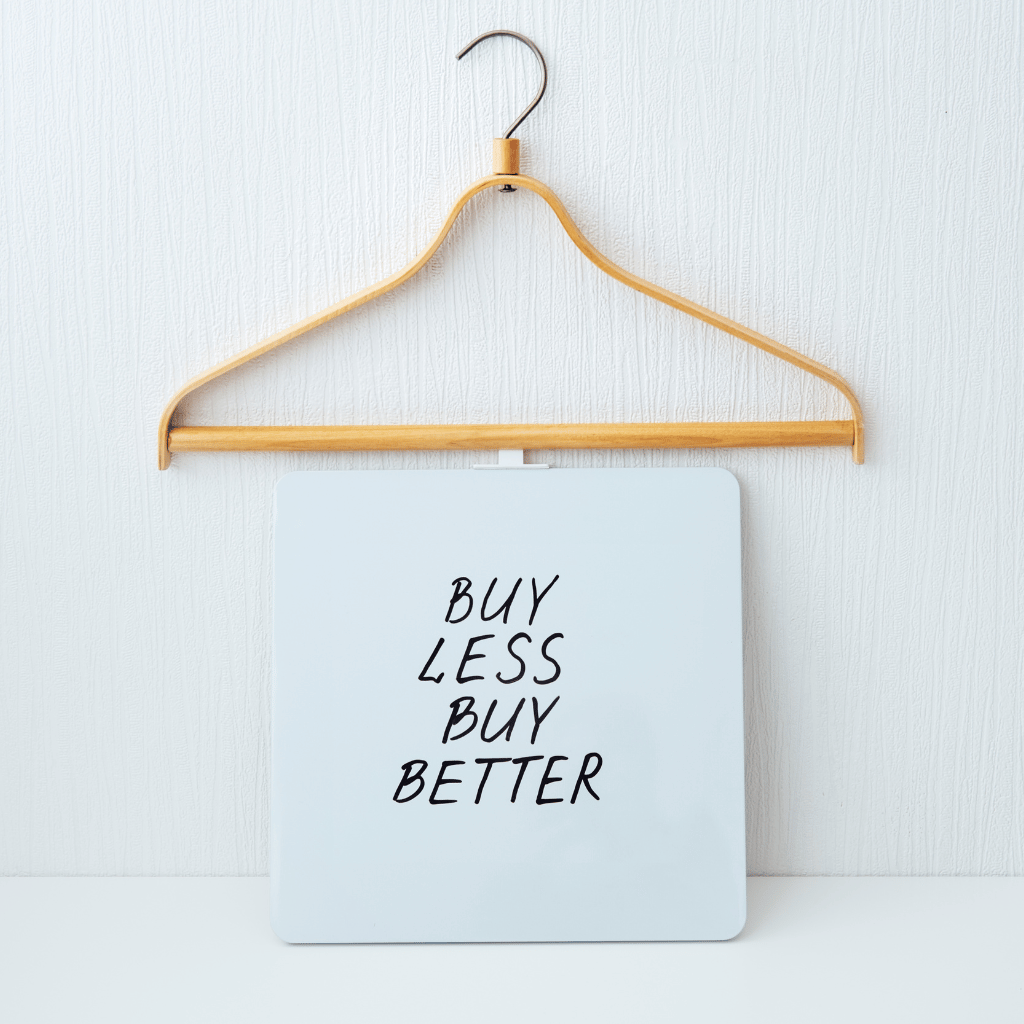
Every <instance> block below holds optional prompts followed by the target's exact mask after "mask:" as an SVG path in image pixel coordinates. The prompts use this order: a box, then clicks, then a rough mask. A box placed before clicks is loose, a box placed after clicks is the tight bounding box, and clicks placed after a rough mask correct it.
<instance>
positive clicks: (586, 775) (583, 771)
mask: <svg viewBox="0 0 1024 1024" xmlns="http://www.w3.org/2000/svg"><path fill="white" fill-rule="evenodd" d="M592 757H596V758H597V767H596V768H595V769H594V770H593V771H592V772H588V771H587V764H588V762H589V761H590V759H591V758H592ZM603 764H604V761H603V760H602V758H601V755H600V754H587V756H586V757H585V758H583V766H582V767H581V768H580V775H579V778H578V779H577V780H576V788H575V789H573V791H572V799H571V800H570V801H569V803H571V804H574V803H576V797H577V796H579V792H580V786H581V785H583V786H586V787H587V792H588V793H589V794H590V795H591V796H592V797H593V798H594V799H595V800H600V799H601V798H600V797H599V796H598V795H597V794H596V793H595V792H594V789H593V787H592V786H591V785H590V780H591V779H592V778H593V777H594V776H595V775H596V774H597V773H598V772H599V771H600V770H601V766H602V765H603Z"/></svg>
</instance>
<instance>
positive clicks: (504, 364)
mask: <svg viewBox="0 0 1024 1024" xmlns="http://www.w3.org/2000/svg"><path fill="white" fill-rule="evenodd" d="M0 19H2V21H0V76H2V77H0V103H2V107H3V136H2V144H3V151H2V154H0V155H2V182H0V246H2V250H0V258H2V263H0V331H2V335H0V345H2V350H0V356H2V364H0V365H2V370H0V426H2V435H0V437H2V444H3V452H4V455H3V472H2V474H0V517H2V520H0V523H2V539H0V550H2V592H0V602H2V603H0V616H2V617H0V630H2V647H0V871H4V872H8V873H36V874H50V873H56V874H64V873H67V874H122V873H124V874H249V873H260V872H263V871H264V870H265V868H266V835H267V828H266V820H267V767H268V759H269V748H268V718H269V682H270V656H269V643H270V638H269V626H270V595H271V587H272V575H271V562H270V552H271V537H270V531H271V511H272V493H273V486H274V482H275V481H276V480H277V479H278V478H279V477H280V476H281V475H282V474H284V473H286V472H288V471H290V470H293V469H298V468H318V467H323V468H335V469H345V468H352V467H360V468H363V467H382V468H388V469H399V468H402V467H407V466H428V467H461V466H468V465H471V464H472V463H473V462H475V461H481V460H482V459H483V458H493V456H481V455H479V454H473V453H459V454H448V455H441V454H421V455H412V454H394V455H362V454H352V455H344V454H337V455H315V454H313V455H293V456H287V455H262V454H248V455H233V454H228V455H195V456H182V457H177V458H176V459H175V460H174V463H173V465H172V468H171V469H170V470H169V471H168V472H166V473H159V472H157V469H156V447H155V431H156V423H157V419H158V416H159V414H160V410H161V408H162V406H163V404H164V402H165V401H166V400H167V398H168V397H169V395H170V394H171V393H172V392H173V391H174V390H175V389H176V388H177V387H179V386H180V385H181V384H182V383H183V382H184V381H185V380H186V379H187V378H188V377H190V376H191V375H192V374H194V373H196V372H198V371H200V370H202V369H204V368H206V367H207V366H209V365H211V364H213V363H214V362H217V361H219V360H220V359H222V358H224V357H226V356H228V355H230V354H232V353H234V352H236V351H239V350H240V349H242V348H244V347H246V346H248V345H250V344H252V343H254V342H255V341H257V340H259V339H260V338H263V337H266V336H268V335H269V334H271V333H273V332H274V331H276V330H278V329H280V328H282V327H285V326H287V325H289V324H291V323H292V322H294V321H295V320H297V319H299V318H301V317H303V316H305V315H307V314H309V313H312V312H315V311H316V310H318V309H321V308H324V307H326V306H328V305H330V304H331V303H333V302H336V301H338V300H340V299H341V298H343V297H344V296H345V295H347V294H349V293H351V292H353V291H355V290H357V289H358V288H360V287H362V286H364V285H366V284H369V283H371V282H373V281H375V280H377V279H379V278H381V277H382V276H384V275H386V274H388V273H390V272H391V271H393V270H395V269H397V268H398V267H399V266H401V265H403V264H404V263H405V262H406V261H407V260H408V259H409V258H410V257H411V256H412V255H413V254H414V253H416V252H417V251H418V250H419V249H420V248H421V247H422V246H423V245H424V244H425V243H426V241H427V240H428V239H429V237H430V236H431V234H432V233H433V232H434V231H435V230H436V228H437V226H438V225H439V223H440V221H441V219H442V218H443V216H444V213H445V212H446V211H447V209H448V207H449V205H450V204H451V202H452V200H453V199H454V198H455V196H456V195H457V194H458V192H459V191H461V189H462V188H463V187H464V186H465V185H466V184H468V183H469V182H470V181H472V180H473V179H474V178H476V177H478V176H480V175H481V174H482V173H485V172H486V171H487V170H488V169H489V160H490V157H489V152H490V139H491V137H492V136H493V135H495V134H498V133H499V132H500V130H502V129H503V128H504V127H505V125H506V124H507V123H508V121H509V120H511V117H512V116H513V115H514V113H515V112H516V111H518V110H519V109H520V108H521V106H522V105H523V104H524V103H525V102H526V100H527V98H528V97H529V96H530V95H532V92H533V90H534V88H535V81H536V73H535V67H534V64H533V58H532V57H531V56H530V54H529V53H528V51H526V50H525V48H523V47H522V46H520V45H519V44H517V43H515V42H514V41H512V40H495V41H490V42H488V43H487V44H485V45H483V46H481V47H480V48H478V49H477V50H476V51H474V53H473V54H472V56H471V57H470V58H467V59H466V60H465V61H463V62H461V63H456V61H455V59H454V55H455V53H456V52H457V51H458V49H459V48H460V47H461V46H462V45H464V44H465V43H466V42H468V41H469V40H470V39H471V38H473V36H475V35H476V34H478V33H479V32H481V31H484V30H486V29H490V28H497V27H505V28H513V29H517V30H519V31H522V32H524V33H526V34H527V35H529V36H531V37H532V38H534V39H535V40H536V41H537V42H538V44H539V45H540V46H541V48H542V49H543V50H544V51H545V53H546V54H547V56H548V59H549V64H550V68H551V84H550V89H549V93H548V95H547V97H545V99H544V101H543V102H542V103H541V105H540V107H539V108H538V109H537V110H536V111H535V112H534V114H533V115H532V116H531V117H530V118H529V120H527V122H526V123H525V124H524V126H523V128H522V129H521V130H520V132H519V135H520V137H521V138H522V143H523V170H524V171H525V172H526V173H530V174H533V175H535V176H537V177H540V178H541V179H543V180H544V181H546V182H547V183H549V184H550V185H551V186H552V187H553V188H554V189H555V191H556V192H558V193H559V194H560V195H561V196H562V198H563V200H564V201H565V203H566V205H567V206H568V208H569V210H570V212H571V213H572V215H573V216H574V217H575V218H576V219H577V221H578V223H579V224H580V226H581V227H582V229H583V230H584V232H585V233H586V234H587V235H588V236H589V237H590V238H591V239H592V240H593V241H594V243H595V244H596V245H597V246H598V247H599V248H601V249H602V250H604V251H605V252H607V253H608V254H609V255H610V256H611V257H612V258H613V259H615V260H616V261H618V262H619V263H621V264H622V265H623V266H625V267H627V268H628V269H630V270H633V271H634V272H636V273H639V274H641V275H643V276H645V277H648V278H650V279H652V280H654V281H656V282H659V283H661V284H664V285H665V286H666V287H668V288H671V289H673V290H676V291H679V292H680V293H682V294H683V295H686V296H688V297H690V298H693V299H695V300H696V301H698V302H701V303H704V304H706V305H708V306H710V307H711V308H713V309H715V310H718V311H720V312H722V313H724V314H726V315H728V316H731V317H733V318H735V319H737V320H740V321H742V322H744V323H747V324H750V325H751V326H753V327H756V328H757V329H759V330H761V331H764V332H765V333H767V334H769V335H771V336H773V337H775V338H778V339H779V340H780V341H783V342H785V343H786V344H789V345H792V346H793V347H795V348H797V349H799V350H801V351H803V352H805V353H807V354H808V355H810V356H812V357H814V358H817V359H819V360H821V361H823V362H825V363H827V364H828V365H830V366H833V367H835V368H836V369H837V370H838V371H839V372H840V373H842V374H843V375H844V376H846V377H847V379H848V380H849V381H850V382H851V384H852V385H853V387H854V389H855V390H856V392H857V393H858V394H859V395H860V396H861V398H862V400H863V402H864V405H865V411H866V414H867V425H868V449H867V463H866V465H865V466H863V467H855V466H854V465H853V464H852V463H851V461H850V458H849V455H848V454H847V453H846V452H844V451H842V450H805V451H799V450H792V451H783V450H780V451H750V452H743V451H722V452H711V453H701V452H678V453H655V452H640V451H637V452H613V453H609V452H595V453H579V454H574V453H566V452H547V453H538V455H537V456H535V457H539V458H542V459H543V460H544V461H548V462H550V463H552V464H554V465H555V466H558V467H568V468H571V467H573V466H583V465H588V466H590V465H594V466H602V465H604V466H647V465H678V466H687V465H720V466H725V467H727V468H729V469H730V470H732V471H733V472H734V473H735V474H736V476H737V477H738V478H739V480H740V483H741V487H742V492H743V496H744V498H743V500H744V517H745V550H744V558H745V588H746V589H745V603H746V644H747V680H746V687H747V736H748V743H747V754H748V779H749V784H748V797H749V812H748V815H749V836H750V838H749V852H750V868H751V871H752V872H754V873H782V874H786V873H792V874H831V873H838V874H842V873H851V874H856V873H879V874H888V873H893V874H901V873H902V874H946V873H952V874H987V873H991V874H1004V873H1006V874H1018V873H1021V872H1022V871H1024V702H1022V697H1021V692H1022V691H1021V680H1022V670H1024V657H1022V655H1024V643H1022V639H1021V634H1022V632H1024V630H1022V627H1021V622H1022V612H1024V597H1022V586H1021V583H1022V580H1024V515H1022V514H1021V511H1020V510H1021V506H1022V499H1024V469H1022V458H1021V456H1022V453H1024V443H1022V442H1024V428H1022V425H1021V421H1022V417H1024V409H1022V404H1024V403H1022V402H1021V396H1022V395H1024V356H1022V344H1021V325H1022V323H1024V295H1022V292H1024V200H1022V192H1024V76H1022V75H1021V67H1022V64H1024V7H1022V5H1021V4H1020V3H1019V2H1018V0H961V2H955V0H948V2H935V0H905V2H890V3H886V2H878V0H846V2H840V0H825V2H821V0H813V2H812V0H807V2H800V0H776V2H768V0H719V2H716V3H677V2H669V0H665V2H663V3H657V2H645V3H637V4H619V3H615V2H612V0H606V2H594V0H590V2H584V0H567V2H563V3H554V2H543V0H530V2H524V3H520V4H516V5H515V6H514V7H513V8H511V9H510V8H509V7H508V5H502V4H498V3H495V2H493V0H479V2H444V0H436V2H435V0H431V2H426V3H412V2H409V3H405V2H402V0H382V2H376V3H369V2H360V3H343V2H339V0H307V2H306V3H303V4H299V5H296V4H291V3H284V2H278V3H271V2H262V3H261V2H256V3H254V2H252V0H244V2H241V0H239V2H223V3H217V4H200V3H194V4H190V3H175V4H157V3H143V4H138V3H128V2H114V0H109V2H100V0H94V2H91V3H90V2H76V3H71V2H68V3H56V2H51V3H35V4H32V3H19V4H7V5H4V6H3V7H2V8H0ZM182 412H183V419H185V420H187V421H188V422H191V423H203V422H207V423H215V422H221V423H232V422H237V423H300V422H308V423H348V422H352V423H378V422H380V423H416V422H434V421H442V422H474V421H475V422H488V421H491V422H502V421H512V420H516V419H523V420H531V421H545V420H549V421H550V420H602V419H615V420H644V419H701V418H706V419H711V418H726V419H731V418H748V417H749V418H754V417H761V418H767V419H775V418H783V417H808V418H825V417H833V416H842V415H844V408H843V403H842V402H841V401H840V400H839V399H838V398H837V396H836V395H834V394H832V393H830V392H829V391H828V389H826V388H825V387H824V386H823V385H820V384H819V383H817V382H815V381H813V380H811V379H810V378H807V377H805V376H803V375H801V374H800V373H798V372H797V371H795V370H793V369H791V368H787V367H784V366H782V365H780V364H776V363H775V362H773V361H772V360H771V359H770V358H768V357H766V356H764V355H762V354H760V353H758V352H755V351H753V350H748V349H747V348H746V347H745V346H743V345H742V344H741V343H739V342H736V341H734V340H733V339H731V338H728V337H726V336H724V335H721V334H718V333H717V332H715V331H713V330H711V329H709V328H706V327H704V326H703V325H700V324H697V323H694V322H691V321H689V320H688V319H687V318H686V317H684V316H682V315H681V314H677V313H675V312H673V311H671V310H668V309H663V308H659V307H657V306H656V304H654V303H653V302H651V301H650V300H647V299H645V298H643V297H641V296H638V295H636V294H634V293H632V292H629V291H628V290H626V289H624V288H623V287H621V286H620V285H618V284H617V283H616V282H614V281H612V280H611V279H608V278H605V277H603V276H602V275H600V274H599V273H598V272H597V271H596V270H595V269H594V268H593V267H591V266H590V265H589V264H587V263H586V262H585V261H584V260H583V259H582V257H580V255H579V254H578V253H577V252H576V251H575V250H574V249H573V248H572V246H571V245H570V244H569V243H568V241H567V240H566V239H565V237H564V236H563V235H562V234H561V232H560V230H559V229H558V227H557V224H556V222H555V220H554V218H553V216H552V215H551V214H550V213H549V211H548V210H547V209H546V208H545V207H544V206H543V204H542V203H541V202H540V201H539V200H538V199H537V198H536V197H534V196H532V195H530V194H528V193H526V192H523V191H519V192H516V193H515V194H513V195H498V194H496V193H493V192H488V193H486V194H484V195H482V196H480V197H478V198H477V199H474V200H473V202H472V204H471V206H470V208H469V209H468V210H467V212H466V213H465V214H464V215H463V217H462V218H461V220H460V222H459V223H458V225H457V227H456V229H455V231H454V232H453V234H452V236H451V237H450V239H449V241H447V242H446V243H445V245H444V246H443V248H442V250H441V252H440V253H439V255H438V256H437V257H436V258H435V260H434V261H433V262H432V263H431V265H430V266H429V268H428V269H427V270H426V271H424V272H423V273H422V274H420V275H419V276H418V277H417V278H416V279H414V280H413V281H412V282H410V283H409V284H407V285H405V286H403V288H402V289H401V290H400V291H398V292H396V293H394V294H392V295H389V296H387V297H386V298H385V299H382V300H380V301H379V302H377V303H375V304H373V305H371V306H368V307H364V308H363V309H361V310H359V311H358V312H356V313H354V314H352V315H350V316H349V317H348V318H346V319H344V320H342V321H339V322H335V323H333V324H330V325H328V326H326V327H323V328H321V329H319V330H318V331H317V332H315V333H314V334H312V335H311V336H309V337H308V338H307V339H305V340H304V341H302V342H300V343H297V344H296V345H294V346H292V347H291V348H289V349H286V350H283V351H280V352H278V353H276V354H274V355H272V356H269V357H266V358H265V359H263V360H262V361H261V363H260V364H258V365H254V366H251V367H249V368H247V369H245V370H244V371H242V372H239V373H237V374H236V375H234V376H232V377H230V378H228V379H226V380H225V381H224V382H222V383H219V384H217V385H216V386H214V387H211V388H209V389H207V390H206V391H205V392H202V393H200V394H199V395H197V396H196V397H195V398H194V399H193V400H190V401H189V402H188V403H187V405H186V407H185V408H184V409H183V411H182ZM360 542H361V541H360V538H358V537H354V538H352V543H353V544H359V543H360Z"/></svg>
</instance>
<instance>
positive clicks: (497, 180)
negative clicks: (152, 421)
mask: <svg viewBox="0 0 1024 1024" xmlns="http://www.w3.org/2000/svg"><path fill="white" fill-rule="evenodd" d="M507 181H508V177H507V176H499V175H497V174H490V175H488V176H487V177H486V178H481V179H480V180H479V181H476V182H474V183H473V184H472V185H470V186H469V188H467V189H466V191H465V192H463V193H462V195H461V196H459V198H458V199H457V200H456V201H455V205H454V206H453V207H452V210H451V213H449V214H448V217H447V219H446V220H445V222H444V224H442V225H441V229H440V230H439V231H438V232H437V234H436V235H435V236H434V238H433V240H432V241H431V243H430V245H428V246H427V247H426V249H424V250H423V252H421V253H420V254H419V256H417V257H416V259H414V260H413V261H412V263H410V264H409V265H408V266H407V267H405V268H403V269H402V270H399V271H398V272H397V273H395V274H392V275H391V276H390V277H386V278H385V279H384V280H383V281H378V282H377V284H373V285H370V287H369V288H364V289H363V290H362V291H359V292H356V293H355V295H350V296H349V297H348V298H347V299H343V300H342V301H341V302H339V303H337V304H336V305H334V306H330V307H329V308H328V309H325V310H323V311H322V312H320V313H315V314H313V316H309V317H306V319H305V320H301V321H299V323H297V324H295V325H294V326H292V327H289V328H287V330H284V331H281V332H279V333H278V334H275V335H274V336H273V337H271V338H267V340H266V341H261V342H260V343H259V344H258V345H253V346H252V347H251V348H247V349H246V350H245V351H244V352H240V353H239V354H238V355H236V356H232V357H231V358H230V359H225V360H224V362H222V363H218V364H217V365H216V366H214V367H213V368H212V369H210V370H207V371H206V372H205V373H200V374H199V375H198V376H195V377H193V378H192V379H191V380H190V381H189V382H188V383H187V384H186V385H185V386H184V387H183V388H181V390H180V391H178V392H177V394H175V396H174V397H173V398H172V399H171V400H170V402H168V403H167V407H166V408H165V409H164V411H163V415H162V416H161V417H160V427H159V435H158V438H157V445H158V452H157V457H158V461H159V465H160V468H161V469H167V467H168V466H170V464H171V452H170V448H169V447H168V441H169V438H170V431H171V418H172V417H173V416H174V411H175V409H177V408H178V406H179V405H180V404H181V401H182V399H184V398H185V397H186V396H187V395H190V394H191V393H192V392H193V391H195V390H197V389H198V388H201V387H202V386H203V385H204V384H209V383H210V381H212V380H216V379H217V378H218V377H222V376H223V375H224V374H225V373H229V372H230V371H231V370H234V369H237V368H238V367H239V366H243V365H244V364H245V363H248V362H250V361H251V360H253V359H258V358H259V357H260V356H262V355H266V354H267V353H268V352H272V351H273V350H274V349H275V348H279V347H280V346H281V345H284V344H286V343H287V342H289V341H293V340H294V339H295V338H298V337H300V336H301V335H303V334H306V333H308V332H309V331H311V330H313V328H315V327H319V326H320V325H321V324H325V323H327V321H328V320H333V319H334V318H335V317H338V316H341V315H342V314H343V313H348V312H350V311H351V310H353V309H356V308H357V307H358V306H362V305H364V304H365V303H367V302H370V301H372V300H373V299H376V298H379V297H380V296H381V295H385V294H387V292H390V291H392V290H393V289H395V288H397V287H398V286H399V285H401V284H404V283H405V282H406V281H408V280H409V278H410V277H412V276H413V275H414V274H417V273H418V272H419V271H420V270H422V269H423V267H424V266H425V265H426V263H427V261H428V260H429V259H430V257H431V256H433V255H434V253H435V252H437V250H438V248H439V247H440V245H441V243H442V242H443V241H444V240H445V238H446V237H447V235H448V232H449V231H451V229H452V225H453V224H454V223H455V220H456V218H457V217H458V216H459V214H460V213H461V212H462V208H463V207H464V206H465V205H466V203H468V202H469V201H470V199H472V198H473V196H475V195H476V194H477V193H478V192H482V191H483V190H484V189H485V188H489V187H491V186H492V185H501V184H502V183H504V182H507Z"/></svg>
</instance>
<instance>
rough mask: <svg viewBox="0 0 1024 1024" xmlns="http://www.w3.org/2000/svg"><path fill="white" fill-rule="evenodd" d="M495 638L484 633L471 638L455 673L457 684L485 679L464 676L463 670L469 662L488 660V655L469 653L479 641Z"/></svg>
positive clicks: (491, 634)
mask: <svg viewBox="0 0 1024 1024" xmlns="http://www.w3.org/2000/svg"><path fill="white" fill-rule="evenodd" d="M493 638H494V634H493V633H484V635H483V636H471V637H470V638H469V643H468V644H466V652H465V654H463V655H462V664H461V665H459V671H458V672H456V673H455V682H457V683H471V682H473V680H474V679H483V676H464V675H463V674H462V670H463V669H464V668H465V667H466V664H467V662H470V661H476V660H477V658H486V657H487V655H486V654H470V653H469V652H470V651H471V650H473V644H475V643H477V641H479V640H491V639H493ZM550 660H551V659H550V658H548V661H550Z"/></svg>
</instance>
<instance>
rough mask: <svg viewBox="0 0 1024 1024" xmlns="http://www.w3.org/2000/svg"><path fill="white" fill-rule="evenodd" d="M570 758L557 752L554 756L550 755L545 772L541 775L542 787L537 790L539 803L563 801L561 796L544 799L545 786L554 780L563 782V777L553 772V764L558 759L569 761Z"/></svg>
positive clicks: (558, 802)
mask: <svg viewBox="0 0 1024 1024" xmlns="http://www.w3.org/2000/svg"><path fill="white" fill-rule="evenodd" d="M568 760H569V758H567V757H563V756H562V755H561V754H557V755H555V756H554V757H549V758H548V764H547V767H546V768H545V769H544V774H543V775H542V776H541V780H540V787H539V788H538V790H537V803H539V804H560V803H562V798H561V797H560V796H555V797H548V799H547V800H545V799H544V787H545V786H550V785H551V784H552V783H554V782H561V781H562V780H561V778H559V776H557V775H552V774H551V766H552V765H553V764H554V763H555V762H556V761H568Z"/></svg>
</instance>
